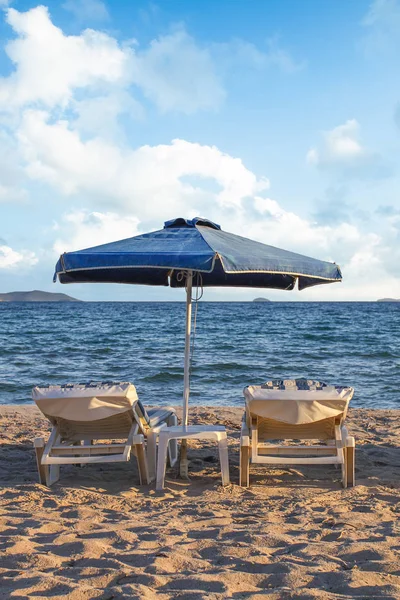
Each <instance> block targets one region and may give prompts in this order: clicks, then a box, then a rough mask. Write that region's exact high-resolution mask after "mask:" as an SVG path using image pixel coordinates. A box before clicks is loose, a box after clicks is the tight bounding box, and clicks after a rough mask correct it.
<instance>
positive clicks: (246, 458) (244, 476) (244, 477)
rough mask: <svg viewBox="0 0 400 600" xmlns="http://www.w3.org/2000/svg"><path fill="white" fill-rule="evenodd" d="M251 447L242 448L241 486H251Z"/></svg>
mask: <svg viewBox="0 0 400 600" xmlns="http://www.w3.org/2000/svg"><path fill="white" fill-rule="evenodd" d="M250 452H251V448H250V446H240V485H241V486H242V487H249V485H250Z"/></svg>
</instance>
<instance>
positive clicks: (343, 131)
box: [306, 119, 390, 178]
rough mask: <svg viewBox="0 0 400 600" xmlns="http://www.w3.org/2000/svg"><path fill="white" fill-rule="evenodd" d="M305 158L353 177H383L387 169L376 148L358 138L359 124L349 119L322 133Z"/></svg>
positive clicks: (316, 164) (387, 171) (313, 163)
mask: <svg viewBox="0 0 400 600" xmlns="http://www.w3.org/2000/svg"><path fill="white" fill-rule="evenodd" d="M306 160H307V162H308V163H309V164H310V165H313V166H316V167H318V168H320V169H331V170H335V171H336V172H341V173H342V174H343V175H346V176H352V177H377V178H379V177H386V176H388V175H389V174H390V169H389V168H388V167H387V166H385V165H384V164H383V162H382V159H381V157H380V156H379V154H377V153H376V152H372V151H371V150H369V149H368V148H367V147H366V146H364V145H363V144H362V143H361V141H360V125H359V123H358V122H357V121H356V119H349V120H348V121H346V122H345V123H344V124H343V125H338V126H337V127H334V129H331V130H330V131H324V132H323V134H322V143H321V144H320V146H319V147H317V148H310V150H309V151H308V152H307V155H306Z"/></svg>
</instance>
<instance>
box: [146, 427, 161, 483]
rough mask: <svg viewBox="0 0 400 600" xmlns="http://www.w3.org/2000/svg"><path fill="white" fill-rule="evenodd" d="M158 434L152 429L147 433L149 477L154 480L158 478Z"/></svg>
mask: <svg viewBox="0 0 400 600" xmlns="http://www.w3.org/2000/svg"><path fill="white" fill-rule="evenodd" d="M157 436H158V433H155V432H154V431H151V432H150V433H149V434H148V435H147V461H148V467H149V478H150V481H154V479H155V478H156V467H157Z"/></svg>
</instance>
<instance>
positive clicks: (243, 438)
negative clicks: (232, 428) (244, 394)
mask: <svg viewBox="0 0 400 600" xmlns="http://www.w3.org/2000/svg"><path fill="white" fill-rule="evenodd" d="M240 445H241V446H251V442H250V429H249V426H248V425H247V423H246V413H244V415H243V419H242V429H241V431H240Z"/></svg>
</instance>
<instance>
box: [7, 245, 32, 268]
mask: <svg viewBox="0 0 400 600" xmlns="http://www.w3.org/2000/svg"><path fill="white" fill-rule="evenodd" d="M37 262H38V259H37V258H36V256H35V254H34V253H33V252H29V251H27V250H21V251H20V252H17V251H16V250H13V249H12V248H10V246H6V245H0V269H4V270H6V269H7V270H12V269H15V268H17V267H20V266H23V267H31V266H33V265H35V264H36V263H37Z"/></svg>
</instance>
